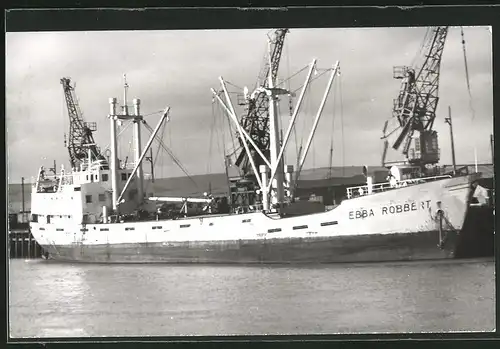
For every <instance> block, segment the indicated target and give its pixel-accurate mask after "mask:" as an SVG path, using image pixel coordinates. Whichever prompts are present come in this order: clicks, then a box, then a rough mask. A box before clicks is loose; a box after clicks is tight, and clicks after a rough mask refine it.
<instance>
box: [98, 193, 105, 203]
mask: <svg viewBox="0 0 500 349" xmlns="http://www.w3.org/2000/svg"><path fill="white" fill-rule="evenodd" d="M99 201H100V202H103V201H106V195H104V194H99Z"/></svg>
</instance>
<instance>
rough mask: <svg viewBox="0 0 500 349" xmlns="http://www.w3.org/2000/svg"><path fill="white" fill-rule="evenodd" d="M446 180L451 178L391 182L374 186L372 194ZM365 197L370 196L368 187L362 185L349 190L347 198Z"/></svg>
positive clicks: (440, 177) (426, 178)
mask: <svg viewBox="0 0 500 349" xmlns="http://www.w3.org/2000/svg"><path fill="white" fill-rule="evenodd" d="M445 178H451V176H450V175H444V176H432V177H422V178H412V179H404V180H401V181H398V182H396V183H391V182H383V183H375V184H373V185H372V191H371V194H375V193H380V192H382V191H387V190H392V189H396V188H401V187H406V186H410V185H415V184H421V183H426V182H432V181H437V180H440V179H445ZM365 195H369V193H368V185H360V186H357V187H350V188H347V198H348V199H351V198H355V197H359V196H365Z"/></svg>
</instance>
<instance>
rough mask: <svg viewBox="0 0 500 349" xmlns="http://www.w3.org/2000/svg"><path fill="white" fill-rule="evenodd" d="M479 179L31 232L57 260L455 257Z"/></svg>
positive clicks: (40, 227) (35, 226)
mask: <svg viewBox="0 0 500 349" xmlns="http://www.w3.org/2000/svg"><path fill="white" fill-rule="evenodd" d="M474 179H475V176H474V175H470V176H462V177H455V178H447V179H442V180H437V181H431V182H427V183H422V184H416V185H411V186H408V187H402V188H398V189H392V190H388V191H384V192H379V193H376V194H371V195H365V196H362V197H358V198H353V199H348V200H344V201H343V202H342V203H341V204H340V205H339V206H337V207H336V208H334V209H333V210H330V211H328V212H322V213H316V214H309V215H304V216H297V217H290V218H281V219H280V218H278V219H274V218H271V217H268V216H266V215H265V214H263V213H249V214H238V215H236V214H234V215H224V216H220V215H219V216H217V215H209V216H203V217H191V218H185V219H177V220H160V221H143V222H127V223H108V224H102V223H100V224H76V223H72V222H71V221H70V220H67V221H65V220H63V219H62V220H59V221H57V220H53V222H51V223H46V222H42V221H41V220H39V222H36V223H35V222H32V223H31V231H32V234H33V236H34V237H35V238H36V240H37V242H38V243H39V244H40V245H41V246H42V247H43V249H44V250H45V251H46V252H47V253H48V255H49V256H50V258H52V259H56V260H64V261H83V262H96V263H129V262H132V263H329V262H371V261H392V260H419V259H438V258H453V257H454V252H455V250H456V246H457V241H459V233H460V230H461V229H462V226H463V224H464V220H465V216H466V214H467V210H468V206H469V199H470V196H471V193H472V187H471V184H472V182H473V180H474ZM43 195H54V194H50V193H49V194H48V193H33V198H34V199H33V200H34V202H33V207H34V209H36V208H37V207H39V208H40V210H42V207H43V206H44V203H43V202H44V200H45V201H46V200H47V197H42V196H43ZM47 210H49V209H48V208H47ZM438 210H442V212H443V216H444V219H440V218H439V216H440V215H439V214H438ZM33 212H34V211H33ZM47 212H48V211H47ZM443 221H444V222H446V223H443ZM440 226H441V228H440ZM440 244H441V246H439V245H440Z"/></svg>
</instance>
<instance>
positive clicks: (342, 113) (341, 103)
mask: <svg viewBox="0 0 500 349" xmlns="http://www.w3.org/2000/svg"><path fill="white" fill-rule="evenodd" d="M338 76H339V98H340V127H341V132H342V176H345V143H344V142H345V138H344V102H343V98H342V74H341V73H340V68H339V70H338Z"/></svg>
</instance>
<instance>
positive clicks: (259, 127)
mask: <svg viewBox="0 0 500 349" xmlns="http://www.w3.org/2000/svg"><path fill="white" fill-rule="evenodd" d="M287 32H288V29H277V30H276V31H275V32H274V37H273V39H272V40H271V45H272V46H271V52H272V53H271V59H270V60H269V58H268V57H267V56H266V57H265V58H264V65H263V68H262V70H261V72H260V74H259V78H258V82H257V85H258V86H263V87H268V84H269V79H268V76H269V74H272V78H273V80H274V79H276V76H277V75H278V69H279V63H280V60H281V53H282V51H283V44H284V41H285V35H286V33H287ZM269 61H271V64H269ZM247 103H248V106H247V108H248V111H247V113H246V114H245V115H243V117H242V119H241V125H242V127H243V129H244V130H245V131H247V133H248V134H249V136H250V137H251V138H252V140H253V141H254V142H255V144H256V145H257V147H258V148H259V150H260V151H261V152H262V153H263V154H264V155H265V156H266V158H267V159H268V160H269V155H270V153H269V140H270V138H269V100H268V97H267V96H266V94H265V93H264V92H260V93H258V94H257V96H256V98H255V99H253V100H252V99H248V101H247ZM241 136H242V135H239V137H240V138H239V143H240V146H241V147H242V149H241V151H240V154H239V155H238V157H237V160H236V163H235V165H236V166H238V167H239V168H240V169H241V170H242V172H243V177H247V176H249V175H253V174H252V169H251V166H250V161H249V159H248V156H247V154H246V152H245V149H243V141H242V140H241ZM254 160H255V162H256V165H257V166H259V165H262V164H264V162H263V160H262V159H260V158H259V157H255V158H254Z"/></svg>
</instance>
